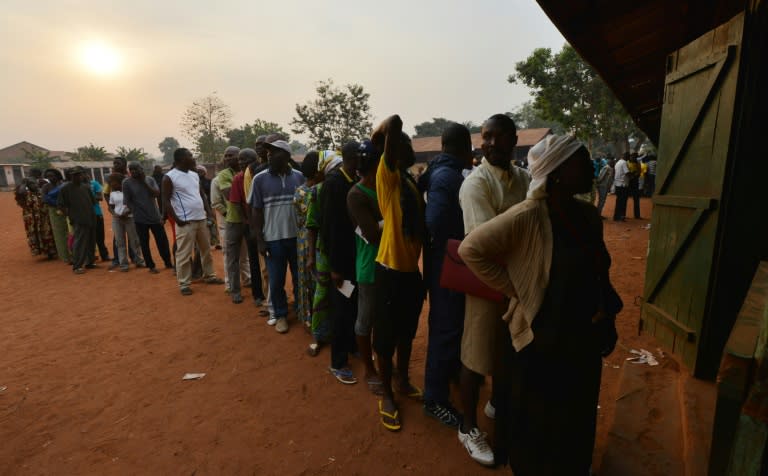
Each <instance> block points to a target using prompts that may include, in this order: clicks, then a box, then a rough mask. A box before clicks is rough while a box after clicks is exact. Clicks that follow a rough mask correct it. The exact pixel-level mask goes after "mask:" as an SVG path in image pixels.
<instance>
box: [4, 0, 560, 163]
mask: <svg viewBox="0 0 768 476" xmlns="http://www.w3.org/2000/svg"><path fill="white" fill-rule="evenodd" d="M3 10H4V12H3V14H4V22H3V23H0V66H2V69H3V72H4V74H3V75H0V99H1V100H2V103H3V106H4V107H3V109H2V111H0V148H2V147H7V146H9V145H12V144H15V143H18V142H21V141H28V142H31V143H34V144H36V145H39V146H41V147H45V148H47V149H49V150H67V151H73V150H75V149H76V148H77V147H79V146H83V145H88V144H89V143H93V144H95V145H99V146H104V147H105V148H106V149H107V150H109V151H110V152H112V151H114V150H115V149H116V148H117V147H119V146H124V147H141V148H143V149H144V150H145V151H147V152H148V153H149V154H151V155H152V156H155V157H159V156H160V152H159V150H158V148H157V145H158V143H159V142H160V141H162V140H163V138H164V137H167V136H171V137H175V138H176V139H178V140H179V142H180V143H181V145H182V146H186V147H191V146H192V144H191V141H190V140H189V139H188V138H186V137H184V136H183V134H182V132H181V130H180V121H181V117H182V114H183V112H184V110H185V109H186V108H187V107H188V106H189V105H190V104H191V103H192V101H194V100H196V99H198V98H200V97H204V96H206V95H208V94H210V93H212V92H213V91H216V92H217V95H218V96H219V97H220V98H221V99H222V100H223V101H224V102H225V103H227V104H228V105H229V106H230V108H231V110H232V126H233V127H239V126H242V125H243V124H245V123H247V122H248V123H252V122H253V121H254V120H255V119H263V120H266V121H271V122H276V123H278V124H280V125H281V126H282V127H283V129H285V130H286V131H289V130H290V121H291V118H293V117H294V116H295V106H296V104H303V103H306V102H307V101H309V100H311V99H313V98H314V97H315V87H316V85H317V83H318V81H322V80H326V79H329V78H331V79H333V80H334V82H335V83H336V84H338V85H343V84H348V83H357V84H361V85H362V86H363V87H364V88H365V91H366V92H368V93H370V106H371V112H372V114H373V116H374V123H375V122H377V121H380V120H382V119H383V118H385V117H386V116H388V115H390V114H392V113H399V114H400V115H401V117H403V120H404V122H405V129H406V131H407V132H409V133H413V132H414V129H413V126H414V125H416V124H418V123H421V122H424V121H429V120H431V119H432V118H433V117H445V118H448V119H451V120H455V121H472V122H474V123H480V122H482V121H483V120H484V119H485V118H487V117H488V116H490V115H492V114H494V113H497V112H505V111H510V110H513V109H514V108H516V107H517V106H519V105H521V104H522V103H524V102H525V101H527V100H530V96H529V93H528V91H527V89H526V88H525V87H524V86H521V85H513V84H509V83H507V81H506V78H507V76H508V75H509V73H511V72H512V71H513V70H514V65H515V63H516V62H517V61H521V60H523V59H525V58H526V57H527V56H528V55H529V54H530V53H531V52H532V51H533V50H534V49H535V48H537V47H548V48H553V49H559V48H561V47H562V45H563V44H564V43H565V40H564V39H563V38H562V36H561V35H560V33H559V32H558V31H557V30H556V28H555V27H554V26H553V25H552V24H551V22H550V21H549V19H548V18H547V17H546V15H545V14H544V13H543V12H542V11H541V9H540V7H539V6H538V4H536V2H535V1H534V0H511V1H510V0H489V1H488V2H484V3H482V4H477V5H475V4H473V5H470V4H467V3H466V2H460V1H458V0H445V1H437V0H425V1H423V2H417V3H414V2H407V1H405V0H391V8H388V9H386V11H383V10H382V9H380V8H377V7H376V5H375V4H367V3H359V2H353V1H351V0H329V2H326V3H324V4H322V5H320V4H313V3H307V2H303V1H301V0H283V1H282V2H281V3H280V6H279V8H277V7H275V8H273V7H271V6H269V5H264V4H262V3H261V2H245V1H239V0H229V1H223V2H221V4H220V5H217V6H216V7H215V8H214V7H213V6H211V4H210V3H208V2H204V1H201V0H189V1H186V2H183V3H181V2H154V1H149V0H134V1H132V2H120V1H118V2H110V3H109V4H105V3H103V2H96V1H93V0H73V1H72V2H54V1H52V0H41V1H39V2H29V1H28V0H24V1H22V0H6V2H4V8H3ZM30 32H34V33H33V34H31V33H30ZM291 135H292V138H296V139H298V140H301V141H302V142H306V138H304V137H301V136H297V135H295V134H291Z"/></svg>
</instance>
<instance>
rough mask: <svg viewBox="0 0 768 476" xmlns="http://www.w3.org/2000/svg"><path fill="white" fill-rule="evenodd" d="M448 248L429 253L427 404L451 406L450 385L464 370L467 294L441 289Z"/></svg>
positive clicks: (425, 394) (425, 391)
mask: <svg viewBox="0 0 768 476" xmlns="http://www.w3.org/2000/svg"><path fill="white" fill-rule="evenodd" d="M444 249H445V248H444V246H442V247H441V249H440V250H435V249H427V251H425V253H426V254H427V257H428V258H429V262H430V264H431V266H430V268H431V272H430V274H429V276H427V286H429V317H428V319H429V337H428V340H427V363H426V368H425V372H424V401H426V402H431V403H439V404H441V405H446V404H450V398H449V396H450V382H451V378H452V377H454V376H456V375H458V373H459V369H461V359H460V357H461V336H462V334H463V333H464V294H462V293H458V292H455V291H451V290H450V289H444V288H441V287H440V271H441V270H442V261H443V257H444V256H445V253H444ZM425 261H426V260H425Z"/></svg>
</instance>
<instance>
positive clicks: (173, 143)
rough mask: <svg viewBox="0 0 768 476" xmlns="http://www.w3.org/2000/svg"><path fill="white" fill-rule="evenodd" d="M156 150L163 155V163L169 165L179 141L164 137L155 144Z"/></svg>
mask: <svg viewBox="0 0 768 476" xmlns="http://www.w3.org/2000/svg"><path fill="white" fill-rule="evenodd" d="M157 148H158V149H160V152H162V153H163V163H164V164H171V163H173V152H174V151H175V150H176V149H178V148H179V141H177V140H176V139H174V138H173V137H166V138H165V139H163V140H162V141H160V143H159V144H157Z"/></svg>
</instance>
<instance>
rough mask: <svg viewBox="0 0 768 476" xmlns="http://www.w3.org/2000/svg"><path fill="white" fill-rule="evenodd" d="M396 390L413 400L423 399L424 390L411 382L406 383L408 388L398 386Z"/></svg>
mask: <svg viewBox="0 0 768 476" xmlns="http://www.w3.org/2000/svg"><path fill="white" fill-rule="evenodd" d="M398 392H399V393H400V394H402V395H405V396H406V397H408V398H412V399H414V400H418V401H421V400H423V399H424V392H423V391H422V390H421V389H420V388H419V387H417V386H416V385H414V384H412V383H409V384H408V388H405V389H403V388H399V389H398Z"/></svg>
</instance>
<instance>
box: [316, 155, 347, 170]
mask: <svg viewBox="0 0 768 476" xmlns="http://www.w3.org/2000/svg"><path fill="white" fill-rule="evenodd" d="M341 162H342V159H341V153H340V152H339V151H336V150H321V151H319V152H318V161H317V171H318V172H322V173H324V174H327V173H328V172H330V171H331V170H333V169H335V168H336V167H338V166H339V165H341Z"/></svg>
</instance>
